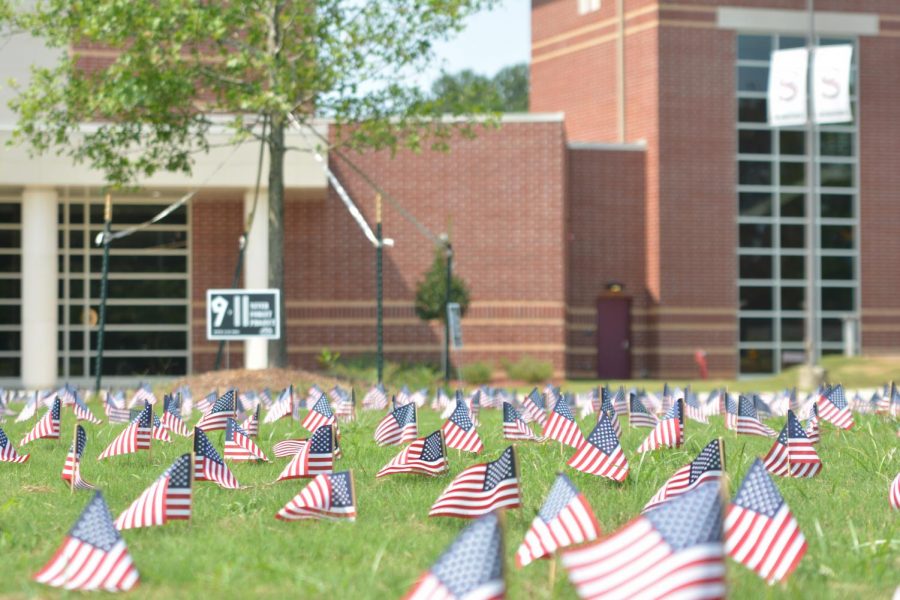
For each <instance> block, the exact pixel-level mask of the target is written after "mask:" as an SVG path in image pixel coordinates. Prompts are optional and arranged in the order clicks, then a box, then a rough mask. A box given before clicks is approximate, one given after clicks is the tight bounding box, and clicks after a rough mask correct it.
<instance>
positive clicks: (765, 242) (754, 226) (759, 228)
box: [739, 223, 772, 248]
mask: <svg viewBox="0 0 900 600" xmlns="http://www.w3.org/2000/svg"><path fill="white" fill-rule="evenodd" d="M739 243H740V245H741V248H771V247H772V226H771V225H764V224H761V223H751V224H747V225H741V226H740V241H739Z"/></svg>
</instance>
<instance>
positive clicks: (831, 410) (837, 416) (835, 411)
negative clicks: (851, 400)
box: [818, 398, 853, 429]
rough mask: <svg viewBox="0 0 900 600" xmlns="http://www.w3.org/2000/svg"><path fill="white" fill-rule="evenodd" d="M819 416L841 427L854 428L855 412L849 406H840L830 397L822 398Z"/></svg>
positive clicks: (819, 403)
mask: <svg viewBox="0 0 900 600" xmlns="http://www.w3.org/2000/svg"><path fill="white" fill-rule="evenodd" d="M818 405H819V416H820V417H822V418H823V419H825V420H826V421H828V422H829V423H831V424H832V425H834V426H835V427H840V428H841V429H852V428H853V413H852V412H850V409H849V408H848V407H846V406H845V407H844V408H838V407H837V406H835V405H834V404H833V403H832V402H831V400H829V399H828V398H820V399H819V402H818Z"/></svg>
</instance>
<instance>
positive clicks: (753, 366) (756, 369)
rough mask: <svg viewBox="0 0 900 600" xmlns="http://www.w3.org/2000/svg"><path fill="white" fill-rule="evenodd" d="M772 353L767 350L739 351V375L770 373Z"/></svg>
mask: <svg viewBox="0 0 900 600" xmlns="http://www.w3.org/2000/svg"><path fill="white" fill-rule="evenodd" d="M773 356H774V353H773V351H772V350H768V349H764V348H762V349H755V348H752V349H744V350H741V373H771V372H772V370H773V369H772V367H773V364H772V361H773Z"/></svg>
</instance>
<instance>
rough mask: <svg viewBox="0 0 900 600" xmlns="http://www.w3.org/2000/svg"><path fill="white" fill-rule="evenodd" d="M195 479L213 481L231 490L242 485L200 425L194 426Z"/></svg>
mask: <svg viewBox="0 0 900 600" xmlns="http://www.w3.org/2000/svg"><path fill="white" fill-rule="evenodd" d="M194 480H195V481H212V482H214V483H216V484H218V485H219V486H220V487H223V488H226V489H230V490H236V489H239V488H240V487H241V486H240V485H239V484H238V482H237V479H235V477H234V474H233V473H232V472H231V469H229V468H228V466H227V465H226V464H225V461H223V460H222V457H221V456H219V453H218V452H217V451H216V449H215V447H214V446H213V445H212V443H211V442H210V441H209V438H208V437H206V434H205V433H203V430H202V429H200V428H199V427H194Z"/></svg>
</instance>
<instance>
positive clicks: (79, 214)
mask: <svg viewBox="0 0 900 600" xmlns="http://www.w3.org/2000/svg"><path fill="white" fill-rule="evenodd" d="M60 208H62V205H60ZM69 223H72V224H77V223H84V204H69Z"/></svg>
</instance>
